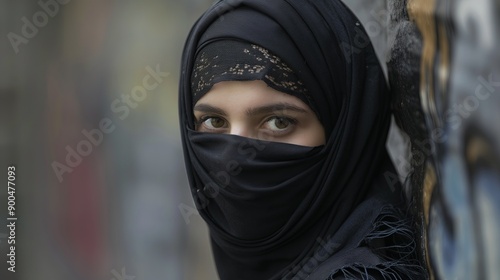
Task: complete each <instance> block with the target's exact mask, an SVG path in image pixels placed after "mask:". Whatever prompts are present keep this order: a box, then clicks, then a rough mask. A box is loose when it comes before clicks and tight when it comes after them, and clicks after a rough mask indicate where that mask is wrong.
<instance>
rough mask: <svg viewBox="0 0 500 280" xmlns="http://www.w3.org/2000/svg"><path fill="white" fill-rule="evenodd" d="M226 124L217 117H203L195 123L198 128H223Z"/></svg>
mask: <svg viewBox="0 0 500 280" xmlns="http://www.w3.org/2000/svg"><path fill="white" fill-rule="evenodd" d="M200 126H201V127H200ZM226 126H227V124H226V121H225V120H224V119H222V118H219V117H205V118H202V119H201V120H199V121H198V123H197V128H198V130H204V129H205V130H216V129H221V128H225V127H226Z"/></svg>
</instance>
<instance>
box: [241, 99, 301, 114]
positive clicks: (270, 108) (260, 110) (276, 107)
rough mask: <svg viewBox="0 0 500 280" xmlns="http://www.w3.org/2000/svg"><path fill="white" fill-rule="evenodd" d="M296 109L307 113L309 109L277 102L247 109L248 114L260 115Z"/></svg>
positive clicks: (295, 110)
mask: <svg viewBox="0 0 500 280" xmlns="http://www.w3.org/2000/svg"><path fill="white" fill-rule="evenodd" d="M284 110H287V111H294V112H298V113H307V110H305V109H303V108H300V107H298V106H295V105H293V104H290V103H285V102H282V103H276V104H270V105H266V106H262V107H256V108H249V109H247V110H246V114H247V115H249V116H250V115H260V114H266V113H271V112H274V111H284Z"/></svg>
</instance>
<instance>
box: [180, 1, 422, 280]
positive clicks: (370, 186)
mask: <svg viewBox="0 0 500 280" xmlns="http://www.w3.org/2000/svg"><path fill="white" fill-rule="evenodd" d="M220 40H236V41H243V42H248V43H250V44H256V45H259V46H262V47H264V48H266V49H268V50H270V51H271V52H272V53H274V54H277V55H278V56H279V57H280V58H282V59H283V60H284V62H286V64H287V65H289V66H290V67H291V68H292V69H294V71H295V73H296V74H297V76H298V77H299V78H300V80H301V81H303V82H304V84H305V86H306V87H307V89H308V91H309V94H310V96H311V98H312V99H313V101H314V105H315V106H316V108H313V109H314V111H315V112H316V113H317V114H318V117H319V119H320V121H321V122H322V124H323V126H324V128H325V132H326V133H325V135H326V137H327V141H326V144H325V145H324V146H320V147H303V146H297V145H292V144H284V143H275V142H263V141H259V140H253V139H248V138H244V137H239V136H234V135H220V134H208V133H200V132H196V131H194V123H195V120H194V116H193V95H192V93H191V80H190V79H191V74H192V72H193V66H194V63H195V58H196V56H197V54H198V52H199V51H200V50H201V49H202V48H203V47H205V46H206V45H208V44H210V43H213V42H217V41H220ZM389 98H390V96H389V92H388V90H387V88H386V85H385V81H384V78H383V74H382V70H381V68H380V66H379V64H378V61H377V59H376V56H375V54H374V51H373V49H372V46H371V43H370V41H369V38H368V36H367V35H366V33H365V31H364V30H363V28H362V26H361V25H360V23H359V22H358V21H357V19H356V18H355V17H354V16H353V15H352V13H351V12H350V11H349V10H348V9H347V8H346V7H345V6H344V5H343V4H342V3H341V2H340V1H336V0H319V1H304V0H273V1H267V0H247V1H245V0H241V1H238V0H233V1H219V2H217V3H216V4H215V5H214V6H212V7H211V8H210V9H209V10H208V11H207V12H206V13H205V14H204V15H203V16H202V17H201V18H200V19H199V20H198V21H197V22H196V24H195V25H194V27H193V28H192V30H191V32H190V34H189V37H188V39H187V42H186V45H185V49H184V53H183V57H182V74H181V80H180V96H179V106H180V107H179V111H180V112H179V113H180V125H181V135H182V141H183V148H184V154H185V161H186V167H187V174H188V178H189V181H190V185H191V191H192V194H193V197H194V200H195V203H196V206H197V208H198V210H199V212H200V214H201V215H202V217H203V218H204V219H205V221H206V222H207V224H208V226H209V229H210V236H211V240H212V249H213V253H214V258H215V261H216V265H217V269H218V272H219V276H220V277H221V279H305V276H306V275H314V276H311V277H314V278H309V279H327V278H328V277H330V276H332V275H333V276H336V275H344V276H345V275H362V276H363V277H365V276H366V278H363V279H372V278H370V277H379V276H380V275H384V277H388V278H386V279H400V278H391V277H390V276H387V275H395V277H402V276H401V275H403V274H404V275H406V276H411V277H412V279H417V278H418V275H419V274H418V273H421V269H420V267H419V266H418V263H416V262H414V261H413V256H412V255H411V251H412V248H411V246H409V245H408V244H409V243H411V238H410V237H411V230H410V229H409V228H408V227H407V225H406V224H405V223H404V222H403V221H404V216H403V215H400V214H401V213H400V211H399V210H398V209H396V207H395V205H396V204H398V203H399V202H400V201H399V200H400V196H399V188H398V186H397V185H394V182H393V181H391V180H386V178H394V177H393V176H390V177H387V174H391V175H394V174H395V171H394V170H393V168H392V165H391V163H390V161H389V160H388V156H387V153H386V149H385V141H386V136H387V131H388V127H389V122H390V112H389ZM382 220H383V221H382ZM381 225H384V226H381ZM387 227H390V230H388V229H387ZM401 236H403V237H406V239H405V240H404V241H401V240H403V239H404V238H402V239H401V238H400V237H401ZM388 238H389V239H390V240H391V241H390V242H388V241H387V240H388ZM398 238H399V239H398ZM400 239H401V240H400ZM374 240H378V241H380V240H384V242H372V241H374ZM395 240H399V241H395ZM391 242H393V243H394V242H404V244H391ZM381 243H384V244H385V245H383V246H378V247H377V246H376V245H374V244H381ZM393 245H394V246H393ZM391 248H399V249H401V248H404V250H403V251H404V252H402V251H401V250H398V251H397V252H395V251H394V250H391ZM391 254H392V255H391ZM394 254H396V255H398V256H397V257H396V256H394ZM386 272H388V273H387V275H386V274H384V273H386ZM356 273H357V274H356ZM373 275H375V276H373ZM398 275H399V276H398ZM414 277H415V278H414ZM359 278H362V277H361V276H359ZM403 278H404V277H403ZM332 279H333V278H332ZM373 279H375V278H373Z"/></svg>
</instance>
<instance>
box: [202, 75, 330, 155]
mask: <svg viewBox="0 0 500 280" xmlns="http://www.w3.org/2000/svg"><path fill="white" fill-rule="evenodd" d="M194 116H195V118H196V130H197V131H200V132H210V133H226V134H234V135H239V136H244V137H249V138H254V139H260V140H265V141H275V142H283V143H290V144H296V145H302V146H311V147H313V146H319V145H323V144H325V132H324V129H323V125H322V124H321V123H320V122H319V120H318V118H317V117H316V114H315V113H314V112H313V111H312V110H311V108H309V106H307V105H306V104H305V103H304V102H302V101H301V100H300V99H299V98H297V97H295V96H292V95H289V94H286V93H283V92H280V91H277V90H275V89H273V88H271V87H269V86H267V84H266V83H265V82H263V81H224V82H219V83H217V84H215V85H214V86H213V87H212V89H211V90H210V91H209V92H208V93H206V94H205V95H204V96H203V97H202V98H201V99H200V100H199V101H198V102H197V103H196V104H195V106H194Z"/></svg>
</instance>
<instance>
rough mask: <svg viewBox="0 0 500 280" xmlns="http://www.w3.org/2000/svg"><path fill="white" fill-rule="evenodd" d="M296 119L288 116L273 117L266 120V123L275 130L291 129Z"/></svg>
mask: <svg viewBox="0 0 500 280" xmlns="http://www.w3.org/2000/svg"><path fill="white" fill-rule="evenodd" d="M294 124H295V121H294V120H293V119H290V118H286V117H272V118H271V119H269V120H267V121H266V125H267V127H268V128H269V129H270V130H273V131H284V130H287V129H289V128H290V127H291V126H292V125H294Z"/></svg>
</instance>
